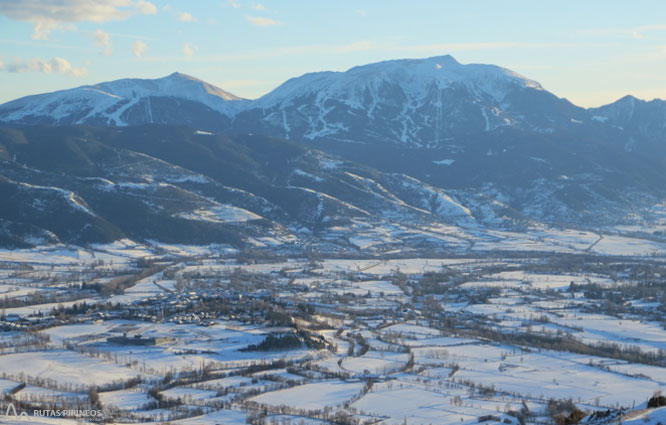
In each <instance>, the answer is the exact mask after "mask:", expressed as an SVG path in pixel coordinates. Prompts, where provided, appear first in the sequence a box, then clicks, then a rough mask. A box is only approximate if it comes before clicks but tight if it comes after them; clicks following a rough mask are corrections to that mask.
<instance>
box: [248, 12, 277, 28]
mask: <svg viewBox="0 0 666 425" xmlns="http://www.w3.org/2000/svg"><path fill="white" fill-rule="evenodd" d="M245 19H247V20H248V21H250V23H252V25H256V26H258V27H272V26H276V25H282V22H280V21H276V20H275V19H271V18H263V17H260V16H248V15H245Z"/></svg>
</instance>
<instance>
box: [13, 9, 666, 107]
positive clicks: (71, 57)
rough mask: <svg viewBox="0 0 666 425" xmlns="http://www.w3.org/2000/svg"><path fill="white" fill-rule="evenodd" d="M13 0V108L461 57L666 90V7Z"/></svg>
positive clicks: (591, 87) (595, 98) (558, 89)
mask: <svg viewBox="0 0 666 425" xmlns="http://www.w3.org/2000/svg"><path fill="white" fill-rule="evenodd" d="M542 3H545V2H536V1H533V0H532V1H520V0H516V1H511V0H507V1H497V0H494V1H491V0H487V1H481V0H476V1H475V0H470V1H465V2H462V1H444V0H440V1H434V0H433V1H426V0H421V1H419V0H412V1H397V0H381V1H379V0H377V1H359V0H357V1H347V0H335V1H333V0H330V1H327V0H309V1H305V0H304V1H290V0H260V1H244V0H215V1H212V0H211V1H208V0H196V1H181V0H174V1H157V0H150V1H148V0H98V1H92V0H0V102H5V101H8V100H11V99H14V98H17V97H21V96H25V95H28V94H35V93H41V92H45V91H53V90H59V89H65V88H70V87H75V86H79V85H83V84H94V83H96V82H102V81H109V80H114V79H118V78H125V77H140V78H157V77H162V76H165V75H168V74H170V73H172V72H174V71H179V72H183V73H186V74H190V75H193V76H195V77H197V78H200V79H202V80H205V81H208V82H210V83H212V84H215V85H217V86H219V87H221V88H223V89H225V90H227V91H230V92H232V93H234V94H236V95H239V96H242V97H248V98H255V97H258V96H261V95H262V94H264V93H267V92H268V91H270V90H271V89H273V88H275V87H276V86H277V85H279V84H280V83H282V82H284V81H285V80H287V79H288V78H291V77H295V76H299V75H302V74H304V73H306V72H312V71H323V70H336V71H344V70H346V69H348V68H350V67H352V66H355V65H361V64H365V63H370V62H376V61H380V60H385V59H396V58H420V57H429V56H438V55H444V54H451V55H453V56H454V57H455V58H456V59H457V60H458V61H460V62H462V63H492V64H497V65H501V66H504V67H507V68H510V69H512V70H514V71H516V72H518V73H520V74H523V75H525V76H527V77H530V78H532V79H534V80H537V81H539V82H540V83H541V84H542V85H543V86H544V87H545V88H546V89H548V90H550V91H552V92H554V93H555V94H556V95H558V96H560V97H566V98H568V99H569V100H571V101H573V102H574V103H576V104H578V105H581V106H598V105H601V104H604V103H609V102H611V101H614V100H616V99H618V98H620V97H622V96H624V95H626V94H633V95H635V96H637V97H640V98H643V99H652V98H655V97H659V98H666V3H665V2H663V1H639V0H637V1H632V2H628V1H613V0H606V1H596V0H586V1H582V2H581V1H558V2H549V4H547V5H546V4H542Z"/></svg>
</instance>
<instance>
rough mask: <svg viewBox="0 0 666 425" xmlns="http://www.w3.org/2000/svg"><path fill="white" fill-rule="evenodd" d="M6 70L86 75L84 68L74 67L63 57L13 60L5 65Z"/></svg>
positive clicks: (86, 71)
mask: <svg viewBox="0 0 666 425" xmlns="http://www.w3.org/2000/svg"><path fill="white" fill-rule="evenodd" d="M6 70H7V72H14V73H18V74H21V73H24V72H42V73H44V74H53V73H55V74H65V75H71V76H73V77H85V76H86V75H88V70H87V69H86V68H83V67H81V68H75V67H73V66H72V64H70V63H69V62H68V61H66V60H65V59H63V58H53V59H51V60H49V61H47V60H44V59H39V58H36V59H29V60H23V61H17V62H13V63H11V64H9V65H7V67H6Z"/></svg>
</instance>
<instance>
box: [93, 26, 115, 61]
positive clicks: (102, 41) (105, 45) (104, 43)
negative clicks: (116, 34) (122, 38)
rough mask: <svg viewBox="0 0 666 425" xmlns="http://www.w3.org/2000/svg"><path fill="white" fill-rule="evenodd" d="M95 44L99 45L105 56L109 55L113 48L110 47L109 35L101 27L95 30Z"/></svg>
mask: <svg viewBox="0 0 666 425" xmlns="http://www.w3.org/2000/svg"><path fill="white" fill-rule="evenodd" d="M94 37H95V46H97V47H101V48H102V49H103V53H104V55H105V56H111V55H112V54H113V49H111V35H110V34H109V33H108V32H104V31H102V30H101V29H98V30H97V31H95V34H94Z"/></svg>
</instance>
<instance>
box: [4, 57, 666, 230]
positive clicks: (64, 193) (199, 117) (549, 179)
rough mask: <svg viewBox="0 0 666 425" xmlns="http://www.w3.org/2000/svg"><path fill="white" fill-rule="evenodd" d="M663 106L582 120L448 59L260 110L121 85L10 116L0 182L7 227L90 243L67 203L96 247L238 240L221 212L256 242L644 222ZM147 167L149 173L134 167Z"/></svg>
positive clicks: (35, 100)
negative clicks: (397, 231)
mask: <svg viewBox="0 0 666 425" xmlns="http://www.w3.org/2000/svg"><path fill="white" fill-rule="evenodd" d="M665 105H666V102H664V101H659V100H655V101H651V102H645V101H641V100H638V99H635V98H632V97H625V98H623V99H621V100H619V101H617V102H615V103H613V104H610V105H606V106H602V107H600V108H593V109H584V108H580V107H578V106H575V105H573V104H572V103H570V102H569V101H567V100H566V99H561V98H558V97H557V96H555V95H554V94H552V93H550V92H548V91H547V90H545V89H544V88H543V87H542V86H541V85H540V84H539V83H537V82H535V81H533V80H530V79H528V78H526V77H523V76H521V75H518V74H516V73H514V72H512V71H510V70H507V69H504V68H501V67H498V66H493V65H478V64H470V65H464V64H460V63H459V62H457V61H456V60H455V59H454V58H452V57H451V56H441V57H433V58H427V59H417V60H392V61H385V62H379V63H375V64H370V65H364V66H358V67H355V68H352V69H350V70H348V71H346V72H319V73H312V74H306V75H303V76H301V77H298V78H293V79H290V80H288V81H287V82H285V83H284V84H282V85H281V86H279V87H278V88H276V89H275V90H273V91H272V92H271V93H268V94H267V95H265V96H263V97H261V98H259V99H256V100H247V99H241V98H239V97H237V96H235V95H233V94H230V93H228V92H226V91H224V90H222V89H220V88H217V87H215V86H213V85H210V84H208V83H205V82H203V81H201V80H197V79H196V78H193V77H190V76H187V75H184V74H179V73H174V74H171V75H169V76H167V77H164V78H160V79H156V80H140V79H123V80H117V81H112V82H108V83H100V84H96V85H92V86H83V87H78V88H74V89H70V90H63V91H58V92H54V93H46V94H41V95H34V96H28V97H25V98H21V99H17V100H14V101H11V102H8V103H5V104H3V105H0V125H4V126H5V128H4V129H2V133H1V134H0V136H1V137H0V161H3V162H2V164H3V166H2V170H1V171H0V189H2V190H4V191H5V192H6V193H5V195H6V196H8V197H10V198H11V199H13V200H14V201H15V205H23V206H24V207H25V208H23V209H21V208H18V207H16V208H13V209H12V208H9V209H8V208H7V207H5V208H4V209H2V208H0V214H2V215H1V216H0V219H4V220H7V221H6V222H5V224H4V228H6V229H13V230H12V231H10V230H4V232H5V233H6V234H10V233H12V232H13V233H14V234H16V233H17V232H19V230H17V229H22V230H20V232H24V233H26V234H38V235H40V236H39V237H40V238H42V239H43V238H46V239H49V238H53V237H57V238H60V239H61V240H69V239H70V237H75V236H76V235H81V234H83V233H81V232H79V231H74V230H72V229H69V230H67V231H64V230H63V229H60V230H59V232H60V233H58V232H55V230H54V229H51V228H48V226H46V224H47V223H52V222H54V221H53V220H52V217H51V218H48V217H49V215H48V214H47V213H50V212H52V211H53V210H56V209H60V210H62V208H60V207H61V206H62V205H61V204H63V203H64V204H67V205H69V204H71V206H72V208H74V207H76V208H75V211H74V210H72V211H74V212H76V214H78V215H81V217H84V218H85V220H78V221H77V223H78V224H77V225H81V226H84V228H85V229H88V230H87V231H88V232H89V233H90V232H93V233H90V234H88V235H87V236H85V237H84V239H86V240H105V239H108V238H115V237H117V236H118V235H130V236H132V237H138V238H148V237H157V236H155V235H162V236H164V232H163V230H164V228H167V227H169V226H176V227H178V228H179V229H180V230H179V232H176V233H178V234H180V235H181V236H182V237H183V238H184V239H187V240H189V241H200V240H201V241H204V240H208V239H209V238H210V237H213V238H217V237H220V238H231V239H234V237H232V236H230V234H231V233H234V232H237V231H238V229H235V227H234V226H236V227H237V224H234V225H233V226H232V227H234V229H235V230H233V232H231V231H230V228H229V223H228V222H229V220H226V219H225V220H222V219H219V217H218V216H219V214H218V213H220V211H223V210H224V211H226V212H225V213H224V214H222V213H220V214H222V215H224V216H225V217H227V216H233V217H240V216H242V217H251V218H248V219H247V220H244V221H243V222H244V223H249V224H244V225H243V226H245V227H244V230H243V231H242V232H241V233H248V232H250V233H252V232H255V233H257V234H260V233H261V230H260V228H261V226H263V225H264V224H265V223H266V222H265V221H262V220H267V222H269V223H272V224H271V225H273V226H277V227H275V229H280V228H283V227H282V226H286V228H288V229H291V231H296V230H297V229H299V228H303V229H308V231H310V232H311V231H315V232H316V231H318V229H325V228H336V226H338V225H344V226H349V225H351V224H350V223H352V222H356V221H357V220H359V219H361V220H375V219H377V220H380V221H381V220H389V221H396V220H397V221H398V222H405V220H407V221H410V222H418V223H430V224H432V223H443V224H446V225H451V224H454V225H459V226H467V227H469V226H471V227H478V226H491V227H492V226H516V225H526V224H529V223H535V222H544V223H549V224H567V225H575V226H578V227H580V226H599V225H604V224H608V223H618V222H626V221H634V222H635V221H636V220H638V221H640V220H645V219H649V217H647V216H646V215H645V214H644V212H645V211H646V208H649V207H651V206H653V205H655V204H658V203H660V202H662V201H663V200H664V199H665V198H666V184H664V183H666V171H664V170H666V140H665V137H666V136H665V134H666V133H665V132H664V128H665V127H666V106H665ZM72 125H74V126H78V125H86V126H93V127H96V128H94V129H85V128H83V129H82V128H67V127H66V126H72ZM44 126H50V127H44ZM178 126H180V127H178ZM109 127H122V128H124V127H127V129H123V131H121V132H115V131H109ZM56 128H59V130H58V131H55V130H54V129H56ZM0 129H1V127H0ZM209 133H216V135H211V134H209ZM220 134H235V135H237V136H234V137H232V138H230V139H225V138H224V136H220ZM248 134H254V135H255V136H252V137H250V136H247V135H248ZM257 136H258V138H256V137H257ZM263 136H270V137H263ZM276 136H277V137H281V138H284V139H289V140H291V141H293V142H296V144H291V143H287V142H282V141H281V142H278V141H276V139H274V138H273V137H276ZM248 137H249V139H248ZM253 137H254V138H253ZM179 138H180V139H179ZM211 141H214V142H211ZM247 143H250V145H251V146H250V145H247ZM278 146H279V148H278ZM313 148H314V149H316V150H313ZM266 152H272V153H273V154H274V155H271V154H266ZM119 158H124V159H122V160H120V159H119ZM45 161H46V162H45ZM54 161H55V165H54V164H52V162H54ZM118 161H121V162H123V161H124V162H126V163H127V164H124V163H123V164H120V163H117V162H118ZM140 163H144V164H147V163H150V164H153V165H151V166H150V167H148V169H143V168H142V166H139V165H135V166H134V165H128V164H140ZM156 164H157V165H156ZM160 164H161V165H160ZM331 164H344V165H339V166H332V165H331ZM30 170H32V171H30ZM164 173H166V174H167V175H168V176H171V177H169V178H168V179H166V180H165V179H164V178H162V177H163V176H162V175H163V174H164ZM192 173H194V174H192ZM47 175H48V176H50V177H49V178H50V179H55V180H57V181H58V184H55V183H53V182H52V181H51V180H49V179H45V177H44V176H47ZM156 176H158V177H156ZM63 179H64V180H63ZM100 179H101V180H100ZM100 182H101V183H100ZM49 188H50V189H49ZM111 189H112V190H111ZM47 195H48V196H47ZM51 195H53V196H51ZM47 199H48V202H47V201H46V200H47ZM137 199H141V202H140V205H139V204H136V201H137ZM165 199H171V200H172V201H168V202H166V201H165ZM114 202H117V204H114ZM165 202H166V203H165ZM64 204H63V205H64ZM59 205H60V206H59ZM118 205H123V206H124V207H122V208H120V207H119V206H118ZM128 205H131V206H132V207H131V208H134V209H133V210H132V211H134V213H133V215H132V220H128V219H126V218H123V217H125V216H126V215H125V214H124V213H125V212H126V210H127V208H129V207H128ZM141 205H143V206H141ZM231 207H233V208H239V209H240V210H239V211H236V210H233V211H231V212H230V211H229V208H231ZM131 208H130V209H131ZM84 210H85V211H84ZM25 211H32V213H31V214H33V213H34V214H33V215H31V217H32V218H31V219H30V220H27V223H28V225H26V226H27V227H26V226H22V225H20V224H19V223H21V220H20V218H21V217H22V216H24V215H25V214H24V212H25ZM86 211H87V212H86ZM121 212H122V214H121ZM118 214H120V215H118ZM216 214H217V215H216ZM157 216H159V217H161V219H159V220H157V219H155V217H157ZM148 217H153V218H152V219H149V218H148ZM215 217H218V218H217V219H216V218H215ZM193 218H198V220H194V219H193ZM62 220H64V221H68V220H69V219H67V218H63V219H62ZM91 220H92V221H91ZM123 220H124V221H123ZM145 220H149V221H150V220H152V221H153V222H159V223H161V224H160V225H157V227H154V228H151V227H150V226H148V227H146V226H145V225H141V224H140V223H143V222H145ZM56 221H57V220H56ZM75 221H76V220H75ZM195 221H196V222H197V223H198V224H196V226H194V225H193V224H192V223H194V222H195ZM216 221H217V222H218V223H216ZM232 221H233V220H232ZM174 223H177V224H174ZM202 223H203V224H202ZM211 223H212V224H211ZM234 223H236V222H234ZM258 223H264V224H258ZM7 226H9V227H7ZM45 226H46V227H45ZM192 226H194V227H192ZM202 226H203V227H202ZM207 226H213V228H215V230H210V229H208V230H206V229H207ZM257 226H258V227H257ZM66 227H67V226H65V228H66ZM91 229H95V230H94V231H93V230H91ZM248 229H250V230H248ZM251 229H254V230H251ZM209 230H210V231H209ZM2 232H3V230H2V229H0V238H1V237H2V235H1V234H2ZM20 232H19V233H20ZM49 232H50V233H49ZM49 235H51V236H49ZM53 235H56V236H53ZM77 237H78V236H77ZM174 237H175V236H174ZM175 240H178V237H175Z"/></svg>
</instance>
